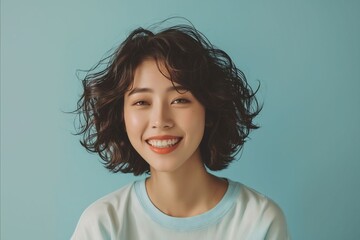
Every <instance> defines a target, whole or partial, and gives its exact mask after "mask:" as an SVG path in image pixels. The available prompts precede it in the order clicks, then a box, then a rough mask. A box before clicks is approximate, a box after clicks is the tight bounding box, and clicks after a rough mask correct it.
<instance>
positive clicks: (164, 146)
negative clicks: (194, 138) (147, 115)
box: [146, 137, 182, 154]
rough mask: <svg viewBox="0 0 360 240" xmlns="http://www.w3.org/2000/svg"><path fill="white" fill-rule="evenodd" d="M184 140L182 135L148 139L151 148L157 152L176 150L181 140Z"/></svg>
mask: <svg viewBox="0 0 360 240" xmlns="http://www.w3.org/2000/svg"><path fill="white" fill-rule="evenodd" d="M181 140H182V138H180V137H172V138H166V139H159V138H152V139H148V140H146V142H147V144H149V146H150V148H151V150H153V151H154V152H156V153H160V154H166V153H170V152H172V151H174V150H175V149H176V147H177V146H178V144H179V142H180V141H181Z"/></svg>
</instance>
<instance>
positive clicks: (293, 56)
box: [1, 0, 360, 240]
mask: <svg viewBox="0 0 360 240" xmlns="http://www.w3.org/2000/svg"><path fill="white" fill-rule="evenodd" d="M171 16H183V17H186V18H188V19H189V20H190V21H191V22H192V23H193V24H194V25H195V26H196V27H197V28H198V29H199V30H200V31H201V32H203V33H204V34H205V35H206V36H207V37H208V38H209V39H210V41H212V42H213V44H215V45H216V46H218V47H220V48H221V49H223V50H225V51H226V52H228V53H229V55H230V56H231V57H232V58H233V60H234V61H235V63H236V65H237V66H238V67H239V68H240V69H242V70H243V71H244V72H245V74H246V76H247V78H248V81H249V82H250V84H251V85H252V86H254V87H256V86H257V84H258V81H259V82H260V83H261V87H260V90H259V95H258V96H259V99H260V100H261V101H262V102H263V103H264V109H263V111H262V112H261V114H260V116H259V117H258V118H257V120H256V122H257V123H259V124H260V125H261V128H260V129H259V130H256V131H254V132H253V133H252V134H251V135H250V137H251V138H250V139H249V141H248V142H247V143H246V144H245V147H244V149H243V151H242V152H241V154H239V156H238V160H237V161H236V162H234V163H233V164H232V165H231V166H230V168H229V169H227V170H225V171H221V172H218V173H216V174H218V175H219V176H224V177H228V178H231V179H233V180H236V181H241V182H243V183H245V184H246V185H248V186H250V187H252V188H254V189H256V190H258V191H260V192H262V193H264V194H265V195H267V196H269V197H270V198H272V199H273V200H275V201H276V202H277V203H278V204H279V205H280V206H281V207H282V209H283V211H284V212H285V215H286V218H287V221H288V225H289V228H290V231H291V234H292V237H293V239H317V240H319V239H324V240H325V239H326V240H329V239H360V228H359V227H358V225H359V223H360V205H359V203H360V190H359V189H360V187H359V183H360V174H359V172H360V138H359V135H360V127H359V124H360V107H359V105H360V94H359V91H360V77H359V76H360V44H359V43H360V27H359V23H360V2H359V1H356V0H354V1H352V0H345V1H334V0H326V1H325V0H323V1H321V0H292V1H286V0H274V1H269V0H238V1H235V0H234V1H230V0H222V1H215V0H207V1H205V0H204V1H193V0H183V1H175V0H153V1H145V0H139V1H129V0H71V1H70V0H62V1H50V0H32V1H26V0H2V1H1V239H3V240H11V239H36V240H38V239H46V240H48V239H59V240H60V239H69V238H70V236H71V234H72V232H73V230H74V228H75V226H76V223H77V221H78V219H79V216H80V214H81V213H82V211H83V210H84V208H86V207H87V206H88V205H89V204H90V203H92V202H93V201H95V200H96V199H98V198H100V197H101V196H103V195H105V194H107V193H110V192H112V191H114V190H116V189H118V188H120V187H121V186H123V185H125V184H127V183H129V182H131V181H133V180H135V179H137V178H135V177H133V176H131V175H125V174H111V173H109V172H108V171H107V170H106V169H105V168H103V166H102V164H101V161H100V160H99V157H98V156H96V155H92V154H89V153H87V152H86V151H85V150H84V149H83V148H82V147H81V146H80V144H79V137H78V136H73V135H72V133H73V132H74V128H73V120H74V117H75V116H73V115H71V114H64V113H63V111H71V110H74V108H75V107H76V101H77V100H78V97H79V94H80V93H81V84H80V81H79V80H78V79H77V77H76V75H75V73H76V70H77V69H89V68H90V67H92V66H93V65H94V64H96V63H97V62H98V61H99V60H100V59H101V58H102V57H103V56H105V54H106V52H107V51H109V50H110V49H112V48H114V47H116V46H117V45H118V44H119V43H120V42H122V41H123V40H124V38H125V37H126V36H127V34H128V33H129V32H130V31H131V30H133V29H134V28H136V27H139V26H143V27H147V26H149V25H151V24H153V23H155V22H158V21H161V20H163V19H165V18H167V17H171ZM175 23H176V21H175ZM143 177H145V176H142V177H140V178H143Z"/></svg>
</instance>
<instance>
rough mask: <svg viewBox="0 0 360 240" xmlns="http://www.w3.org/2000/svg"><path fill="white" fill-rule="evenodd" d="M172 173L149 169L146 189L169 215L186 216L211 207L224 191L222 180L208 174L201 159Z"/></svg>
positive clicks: (224, 185) (154, 202)
mask: <svg viewBox="0 0 360 240" xmlns="http://www.w3.org/2000/svg"><path fill="white" fill-rule="evenodd" d="M193 164H194V166H191V167H190V168H186V169H182V170H181V169H180V170H178V171H176V172H171V173H169V172H156V171H152V172H151V177H150V178H148V179H147V181H146V189H147V192H148V195H149V197H150V199H151V201H152V203H153V204H154V205H155V206H156V207H157V208H158V209H159V210H160V211H162V212H164V213H165V214H167V215H170V216H176V217H190V216H195V215H198V214H201V213H204V212H206V211H208V210H210V209H211V208H213V207H214V206H215V205H216V204H217V203H218V202H219V201H220V200H221V198H222V197H223V195H224V194H225V192H226V188H227V183H226V181H225V180H222V179H220V178H217V177H215V176H213V175H211V174H209V173H208V172H207V171H206V169H205V167H204V166H203V164H202V162H201V161H200V162H197V161H194V162H193Z"/></svg>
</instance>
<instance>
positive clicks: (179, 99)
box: [171, 98, 190, 104]
mask: <svg viewBox="0 0 360 240" xmlns="http://www.w3.org/2000/svg"><path fill="white" fill-rule="evenodd" d="M176 102H177V103H176ZM189 102H190V101H189V100H187V99H185V98H178V99H175V100H174V101H172V102H171V103H172V104H173V103H175V104H186V103H189Z"/></svg>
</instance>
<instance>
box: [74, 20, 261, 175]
mask: <svg viewBox="0 0 360 240" xmlns="http://www.w3.org/2000/svg"><path fill="white" fill-rule="evenodd" d="M149 58H151V59H155V60H156V61H157V62H158V63H159V62H161V63H163V64H164V65H165V67H166V70H167V71H168V75H169V76H167V78H168V79H169V80H170V81H173V82H176V83H179V84H180V85H182V86H183V87H185V88H186V89H188V90H189V91H190V92H191V93H192V94H193V95H194V96H195V97H196V98H197V99H198V101H199V102H200V103H201V104H202V105H203V106H204V108H205V114H206V115H205V119H206V123H205V132H204V136H203V139H202V141H201V143H200V152H201V157H202V160H203V163H204V165H205V166H206V167H207V168H208V169H210V170H213V171H216V170H221V169H224V168H226V167H227V166H228V165H229V163H230V162H231V161H233V160H234V157H235V155H236V154H237V153H238V151H239V150H240V149H242V147H243V144H244V143H245V141H246V139H247V137H248V135H249V132H250V131H251V130H252V129H256V128H258V126H257V125H256V124H254V123H253V118H254V117H255V116H256V115H257V114H258V113H259V112H260V111H261V108H262V106H260V105H259V103H258V101H257V99H256V97H255V94H256V92H257V90H256V91H253V90H252V89H251V87H250V86H249V84H248V83H247V80H246V78H245V75H244V74H243V72H242V71H240V70H239V69H238V68H237V67H236V66H235V64H234V63H233V61H232V60H231V58H230V57H229V55H228V54H226V53H225V52H224V51H222V50H220V49H218V48H216V47H215V46H214V45H212V44H211V43H210V42H209V40H208V39H207V38H206V37H205V36H204V35H203V34H202V33H200V32H199V31H198V30H196V29H195V28H194V27H193V26H192V25H176V26H173V27H169V28H165V29H163V30H161V31H159V32H157V33H153V32H152V31H150V30H147V29H143V28H138V29H136V30H134V31H132V32H131V33H130V35H129V36H128V37H127V38H126V40H125V41H124V42H123V43H122V44H121V45H120V46H119V47H118V48H117V49H116V50H115V51H114V52H113V53H112V54H111V55H110V56H108V57H106V58H104V59H103V60H101V61H100V62H99V63H98V64H97V65H96V66H95V67H94V68H92V69H90V70H89V71H88V72H87V75H86V76H85V78H84V79H83V80H82V83H83V88H84V92H83V94H82V96H81V98H80V99H79V101H78V103H77V109H76V110H75V111H74V112H75V113H77V114H78V116H79V121H80V125H79V129H78V132H77V134H79V135H83V137H82V140H80V143H81V144H82V146H84V147H85V148H86V149H87V150H88V151H90V152H94V153H98V154H99V155H100V157H101V158H102V159H103V161H104V165H105V166H106V168H108V169H109V170H110V171H112V172H119V171H121V172H123V173H133V174H134V175H140V174H143V173H149V172H150V168H149V164H148V163H147V162H146V161H145V160H144V159H143V158H142V157H141V156H140V155H139V154H138V153H137V152H136V151H135V149H134V148H133V146H132V145H131V143H130V141H129V139H128V136H127V134H126V131H125V124H124V114H123V111H124V95H125V93H126V92H127V91H128V90H129V88H130V87H131V85H132V83H133V79H134V71H135V69H136V68H137V67H138V66H139V64H140V63H141V62H142V61H144V60H145V59H149ZM103 64H106V67H105V68H104V69H102V70H97V71H95V70H96V69H98V68H99V67H101V66H102V65H103Z"/></svg>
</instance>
